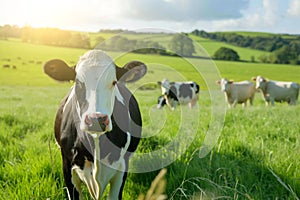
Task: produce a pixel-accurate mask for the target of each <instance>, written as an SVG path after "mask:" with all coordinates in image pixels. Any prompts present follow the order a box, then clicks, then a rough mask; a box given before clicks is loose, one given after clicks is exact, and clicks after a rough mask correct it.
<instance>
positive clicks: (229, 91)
mask: <svg viewBox="0 0 300 200" xmlns="http://www.w3.org/2000/svg"><path fill="white" fill-rule="evenodd" d="M216 83H217V84H219V85H221V91H223V92H224V93H225V98H226V101H227V103H228V106H229V107H235V106H236V104H243V107H246V106H247V101H248V100H249V102H250V105H253V100H254V97H255V91H256V90H255V87H254V84H253V83H252V82H250V81H241V82H234V81H233V80H227V79H226V78H222V79H221V80H217V81H216Z"/></svg>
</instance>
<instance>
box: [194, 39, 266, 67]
mask: <svg viewBox="0 0 300 200" xmlns="http://www.w3.org/2000/svg"><path fill="white" fill-rule="evenodd" d="M190 37H191V38H192V39H193V40H194V41H196V42H198V44H199V45H200V46H202V47H203V48H204V49H205V50H206V51H207V53H208V54H209V55H210V56H211V57H213V55H214V53H215V52H216V51H217V50H218V49H219V48H220V47H226V48H230V49H233V50H235V51H236V52H237V53H238V55H239V56H240V59H241V60H242V61H248V62H249V61H252V57H254V60H255V61H256V62H258V61H259V59H258V58H259V57H260V56H261V55H267V54H269V52H265V51H260V50H254V49H250V48H242V47H238V46H234V45H230V44H227V43H225V42H218V41H213V40H210V39H206V38H201V37H199V36H194V35H190Z"/></svg>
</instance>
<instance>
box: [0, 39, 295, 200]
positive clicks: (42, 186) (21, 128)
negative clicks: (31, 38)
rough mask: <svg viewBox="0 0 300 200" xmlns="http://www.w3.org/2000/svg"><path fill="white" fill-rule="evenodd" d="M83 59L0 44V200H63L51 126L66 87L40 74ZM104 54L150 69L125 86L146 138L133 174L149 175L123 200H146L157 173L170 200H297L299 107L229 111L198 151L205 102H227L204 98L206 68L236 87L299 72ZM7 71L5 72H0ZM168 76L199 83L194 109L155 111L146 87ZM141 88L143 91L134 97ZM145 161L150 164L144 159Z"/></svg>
mask: <svg viewBox="0 0 300 200" xmlns="http://www.w3.org/2000/svg"><path fill="white" fill-rule="evenodd" d="M84 51H85V50H80V49H67V48H57V47H47V46H39V45H32V44H25V43H20V42H17V41H0V127H1V129H0V148H1V151H0V199H67V196H66V188H65V186H64V182H63V175H62V170H61V156H60V151H59V148H58V147H57V145H56V144H55V142H54V137H53V121H54V116H55V112H56V109H57V107H58V105H59V103H60V101H61V99H62V97H63V96H64V95H65V94H66V93H67V91H68V90H69V87H70V86H71V84H70V83H64V84H62V83H58V82H55V81H53V80H51V79H50V78H48V77H47V76H46V75H44V74H43V71H42V65H43V63H44V62H45V61H47V60H48V59H52V58H61V59H64V60H66V61H67V63H69V64H70V65H74V64H75V63H76V61H77V60H78V57H79V56H80V55H82V53H84ZM246 52H247V49H246V50H245V54H247V53H246ZM109 54H110V55H111V56H112V57H114V58H116V63H117V64H119V65H123V64H124V63H125V62H127V61H128V60H132V59H135V60H141V61H143V62H145V63H147V64H148V68H149V70H148V74H147V76H146V77H145V78H144V79H143V80H141V82H139V83H137V84H133V85H129V87H130V88H131V90H132V91H133V92H134V93H135V96H136V97H137V99H138V102H139V104H140V109H141V111H142V116H143V124H144V126H143V135H144V138H143V139H142V140H141V144H140V146H139V148H138V151H137V154H136V156H134V157H133V160H132V163H131V164H132V166H131V167H132V168H131V170H132V171H134V170H136V169H139V167H145V164H146V165H147V166H146V167H149V169H156V170H154V171H151V170H149V172H144V173H130V175H129V177H128V181H127V183H126V185H125V189H124V199H137V197H138V195H139V194H140V193H146V191H147V189H148V188H149V187H150V184H151V181H152V180H153V179H154V178H155V176H156V175H157V173H158V172H159V169H160V168H159V167H157V166H163V167H165V168H166V169H167V175H166V180H167V185H166V194H167V195H168V199H176V200H177V199H299V197H300V161H299V155H298V152H299V151H300V137H299V133H300V123H299V116H300V107H299V105H297V106H293V107H290V106H288V105H287V104H276V106H275V107H274V108H266V107H265V106H264V103H263V101H262V99H261V96H260V94H257V95H256V99H255V102H254V106H253V107H249V108H246V109H242V108H241V106H237V108H236V109H231V110H227V112H226V115H224V124H223V125H222V127H221V129H222V131H221V132H220V137H219V138H218V140H217V141H215V142H216V145H215V146H214V148H213V149H212V151H211V152H210V153H209V154H208V155H206V156H205V157H204V158H202V157H199V148H201V146H202V145H203V143H204V141H205V137H206V136H207V134H208V133H207V131H208V129H209V126H210V123H211V121H213V120H214V115H213V113H212V105H213V104H212V99H211V96H212V97H215V96H214V95H213V94H214V93H216V94H219V96H217V97H218V99H214V100H216V101H218V102H220V105H223V104H222V103H223V102H224V97H223V94H221V93H220V91H219V88H218V86H215V87H213V90H210V91H208V90H207V88H208V87H209V84H210V81H211V82H214V81H215V80H211V79H212V77H215V76H212V74H210V73H212V71H209V69H210V68H211V67H214V65H216V66H217V68H218V70H219V71H220V75H221V76H222V77H227V78H230V79H235V80H245V79H247V80H249V79H250V78H251V77H252V76H255V75H258V74H261V75H263V76H266V77H268V78H271V79H279V80H291V81H296V82H300V76H299V74H300V68H299V67H297V66H292V65H266V64H258V63H243V62H224V61H217V62H215V63H213V62H212V61H210V60H201V59H190V60H186V59H180V58H175V57H162V56H154V55H140V54H122V55H119V54H118V53H111V52H109ZM249 54H251V53H249ZM5 64H8V65H10V66H11V67H10V68H3V67H2V66H3V65H5ZM193 65H194V66H193ZM12 66H16V69H13V68H12ZM195 66H196V67H195ZM205 66H206V67H207V68H205ZM197 67H198V69H200V72H199V71H197V70H196V69H197ZM210 75H211V77H209V76H210ZM216 76H217V75H216ZM165 77H167V78H169V79H170V80H194V81H196V82H198V83H199V84H200V87H201V92H200V99H199V104H198V105H197V107H196V108H197V109H194V110H190V109H189V108H187V107H184V106H182V107H179V108H178V109H177V110H176V111H174V112H171V111H170V110H169V109H168V108H164V109H162V110H157V109H156V108H155V104H156V98H157V97H158V95H159V94H160V90H159V88H157V87H146V86H148V85H150V86H154V85H155V84H156V82H157V81H158V80H161V79H162V78H165ZM140 86H144V87H142V88H141V89H138V88H139V87H140ZM211 88H212V86H210V89H211ZM156 152H160V154H159V157H155V156H156V154H155V153H156ZM147 153H148V154H149V157H146V158H149V159H148V160H147V159H146V160H145V157H143V155H145V154H147ZM168 161H171V162H170V164H166V163H168ZM141 163H142V164H143V165H142V164H141Z"/></svg>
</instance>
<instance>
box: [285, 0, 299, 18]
mask: <svg viewBox="0 0 300 200" xmlns="http://www.w3.org/2000/svg"><path fill="white" fill-rule="evenodd" d="M286 14H287V16H289V17H300V0H291V1H290V4H289V8H288V10H287V12H286Z"/></svg>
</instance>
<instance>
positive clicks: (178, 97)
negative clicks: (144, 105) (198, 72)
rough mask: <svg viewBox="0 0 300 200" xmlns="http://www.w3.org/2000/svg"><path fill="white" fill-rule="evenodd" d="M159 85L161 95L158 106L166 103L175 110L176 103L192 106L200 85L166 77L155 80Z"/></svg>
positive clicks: (197, 95)
mask: <svg viewBox="0 0 300 200" xmlns="http://www.w3.org/2000/svg"><path fill="white" fill-rule="evenodd" d="M157 83H158V85H160V86H161V92H162V96H160V97H159V99H158V101H159V102H158V105H157V107H158V108H161V107H162V106H163V105H164V104H167V105H168V106H169V107H170V108H171V109H172V110H175V108H176V105H177V104H178V103H180V104H182V105H184V104H189V107H190V108H192V107H194V106H195V104H196V103H197V101H198V98H199V91H200V87H199V85H198V84H197V83H195V82H192V81H189V82H170V81H169V80H168V79H164V80H162V81H158V82H157Z"/></svg>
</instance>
